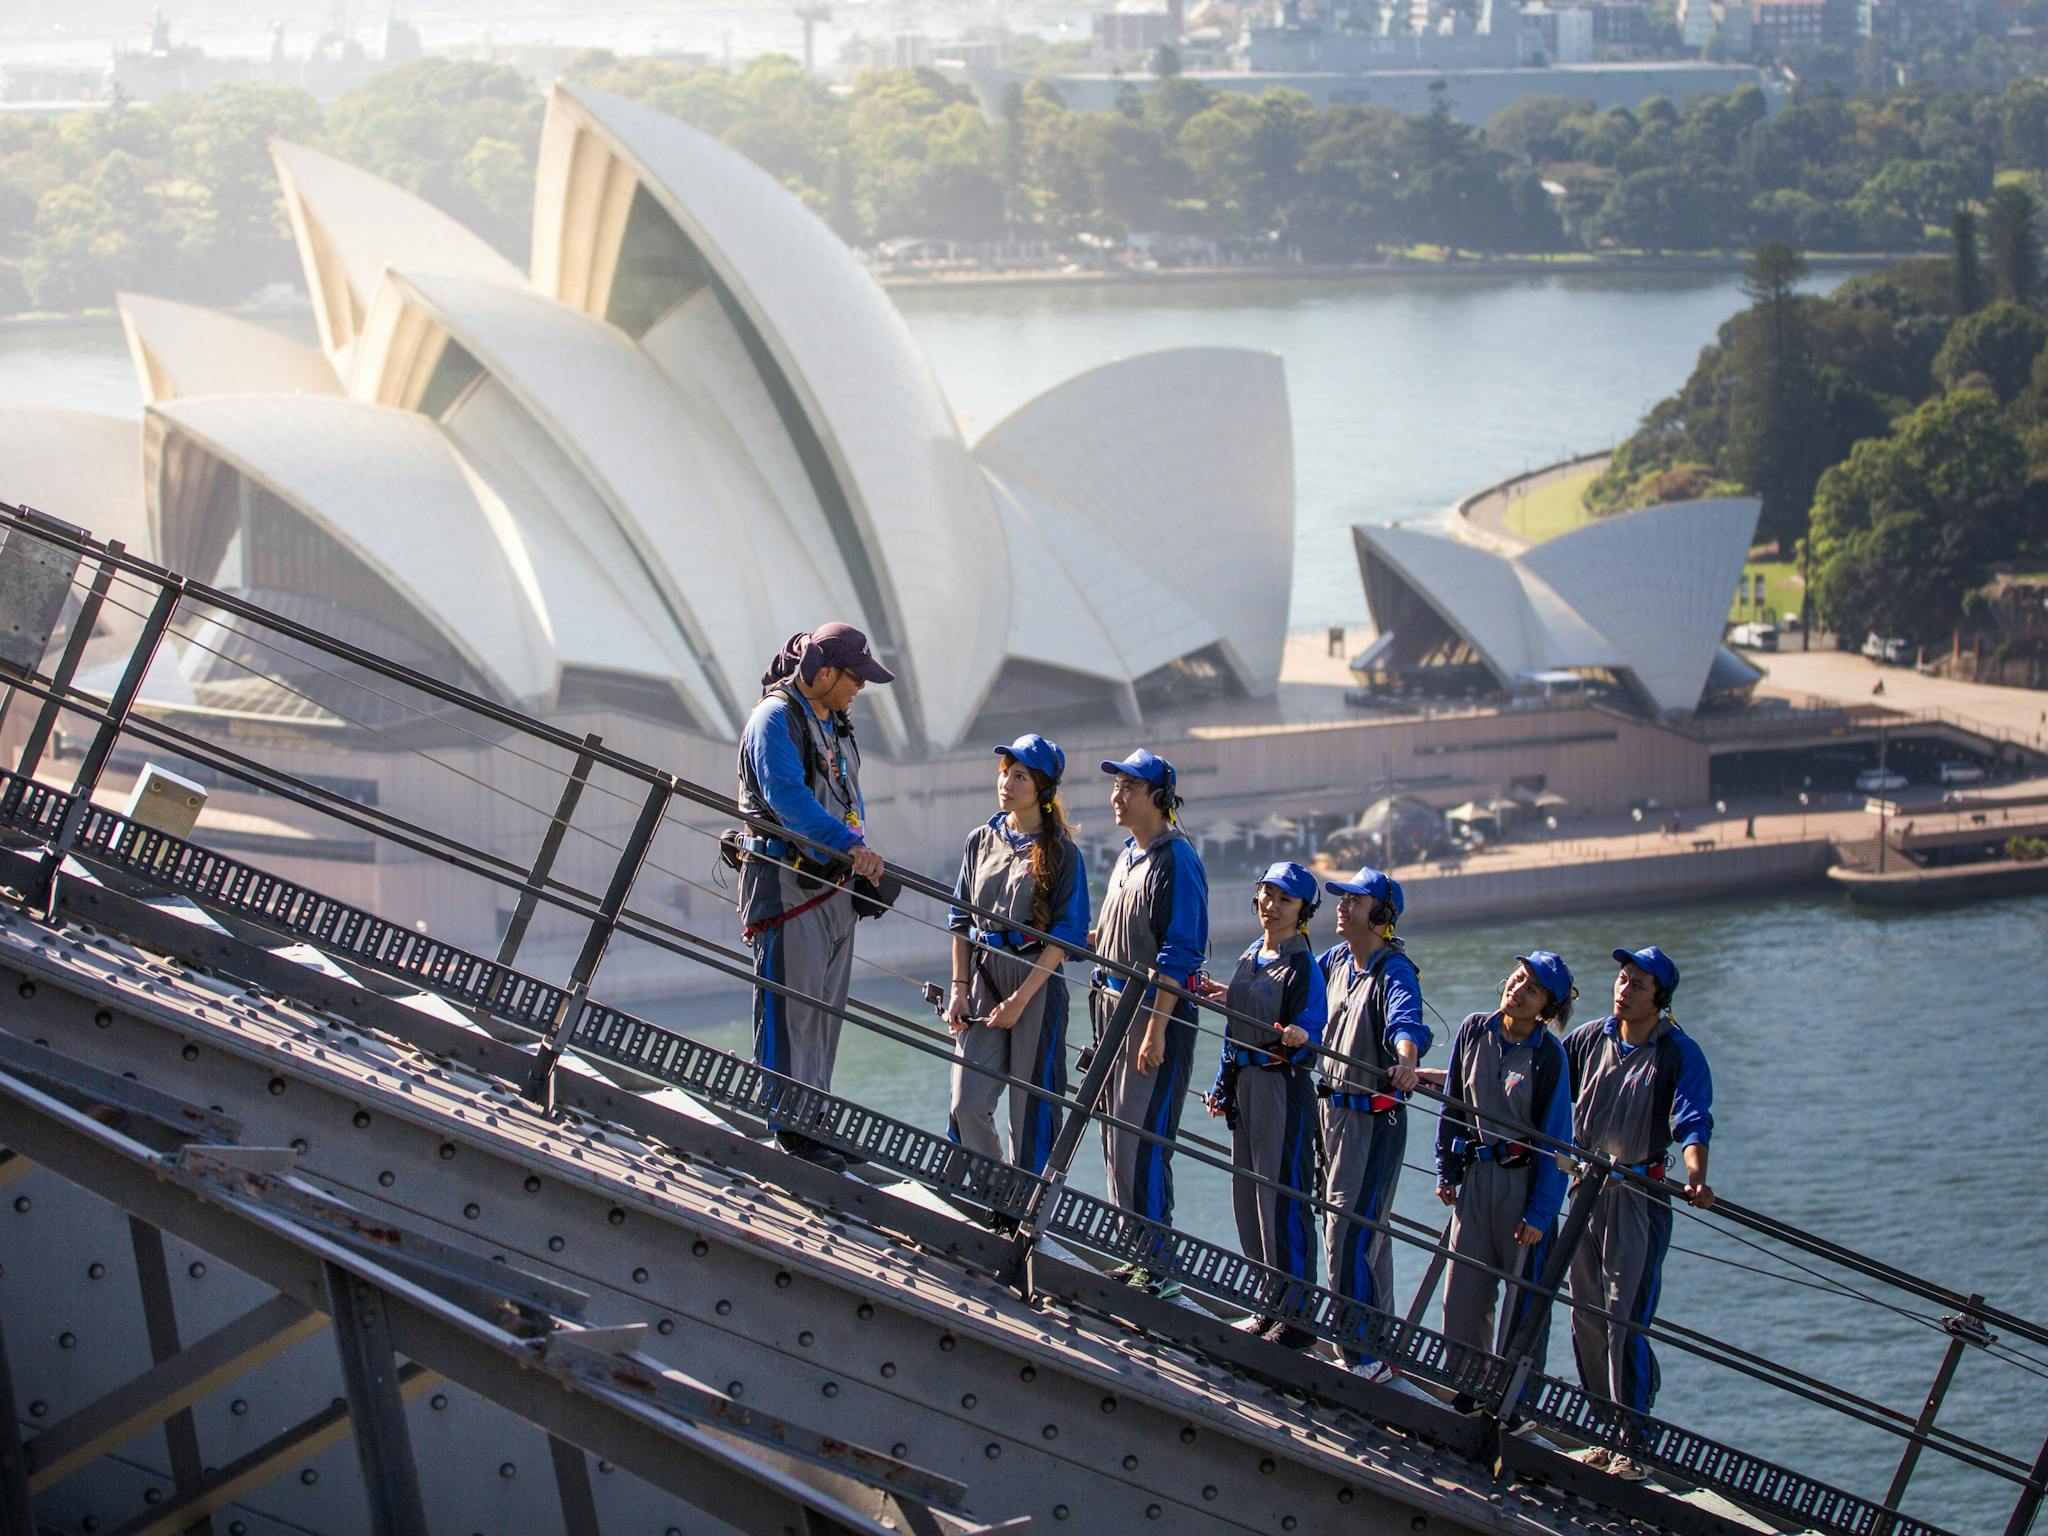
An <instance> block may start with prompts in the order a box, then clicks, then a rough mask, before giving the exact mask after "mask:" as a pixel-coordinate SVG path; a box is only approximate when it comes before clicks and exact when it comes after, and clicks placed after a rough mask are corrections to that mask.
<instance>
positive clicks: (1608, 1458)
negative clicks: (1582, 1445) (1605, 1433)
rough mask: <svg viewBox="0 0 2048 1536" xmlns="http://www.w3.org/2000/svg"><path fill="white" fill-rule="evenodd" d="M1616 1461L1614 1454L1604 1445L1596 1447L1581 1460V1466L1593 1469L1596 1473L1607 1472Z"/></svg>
mask: <svg viewBox="0 0 2048 1536" xmlns="http://www.w3.org/2000/svg"><path fill="white" fill-rule="evenodd" d="M1613 1460H1614V1452H1612V1451H1610V1450H1608V1449H1607V1447H1606V1446H1604V1445H1596V1446H1594V1447H1593V1449H1591V1450H1590V1451H1588V1452H1586V1454H1585V1455H1583V1456H1581V1457H1580V1458H1579V1465H1580V1466H1582V1467H1591V1468H1592V1469H1593V1470H1594V1471H1595V1472H1605V1471H1606V1470H1607V1468H1608V1466H1609V1465H1610V1464H1611V1463H1612V1462H1613Z"/></svg>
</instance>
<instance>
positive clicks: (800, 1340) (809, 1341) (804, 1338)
mask: <svg viewBox="0 0 2048 1536" xmlns="http://www.w3.org/2000/svg"><path fill="white" fill-rule="evenodd" d="M796 1342H797V1345H798V1347H800V1348H802V1349H809V1348H810V1347H811V1346H812V1345H813V1344H815V1343H817V1342H818V1336H817V1335H816V1334H815V1333H812V1332H811V1330H810V1329H808V1328H806V1329H805V1330H804V1331H803V1332H802V1333H800V1334H798V1335H797V1336H796ZM884 1374H885V1375H886V1374H891V1373H890V1372H889V1371H888V1370H887V1368H886V1367H884Z"/></svg>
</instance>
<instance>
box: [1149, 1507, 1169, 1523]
mask: <svg viewBox="0 0 2048 1536" xmlns="http://www.w3.org/2000/svg"><path fill="white" fill-rule="evenodd" d="M1165 1513H1166V1511H1165V1510H1163V1509H1161V1508H1160V1507H1159V1506H1158V1505H1157V1504H1147V1505H1146V1506H1145V1518H1146V1519H1147V1520H1157V1519H1158V1518H1159V1517H1160V1516H1161V1515H1163V1514H1165Z"/></svg>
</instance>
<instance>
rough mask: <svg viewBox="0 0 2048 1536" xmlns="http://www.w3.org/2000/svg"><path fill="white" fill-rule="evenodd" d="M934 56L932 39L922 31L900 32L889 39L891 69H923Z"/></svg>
mask: <svg viewBox="0 0 2048 1536" xmlns="http://www.w3.org/2000/svg"><path fill="white" fill-rule="evenodd" d="M932 58H933V53H932V40H931V39H930V38H928V37H926V36H925V35H924V34H923V33H922V32H898V33H897V34H896V35H895V36H894V37H892V38H891V39H890V40H889V67H890V68H891V69H922V68H924V66H925V65H927V64H929V63H931V62H932Z"/></svg>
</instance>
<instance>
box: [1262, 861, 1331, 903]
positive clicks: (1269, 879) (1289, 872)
mask: <svg viewBox="0 0 2048 1536" xmlns="http://www.w3.org/2000/svg"><path fill="white" fill-rule="evenodd" d="M1253 883H1254V884H1256V885H1270V886H1274V887H1277V888H1278V889H1279V891H1280V892H1281V894H1282V895H1286V896H1292V897H1294V898H1295V899H1296V900H1298V901H1302V902H1306V903H1307V904H1309V905H1311V906H1313V905H1314V904H1315V899H1316V877H1315V876H1314V875H1312V874H1310V873H1309V872H1308V871H1307V870H1305V869H1303V868H1302V867H1301V866H1300V865H1299V864H1296V863H1294V862H1293V861H1291V860H1284V859H1283V860H1282V861H1281V862H1280V863H1278V864H1269V865H1267V866H1266V872H1265V873H1264V874H1263V875H1261V876H1259V878H1258V879H1257V880H1256V881H1255V882H1253Z"/></svg>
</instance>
